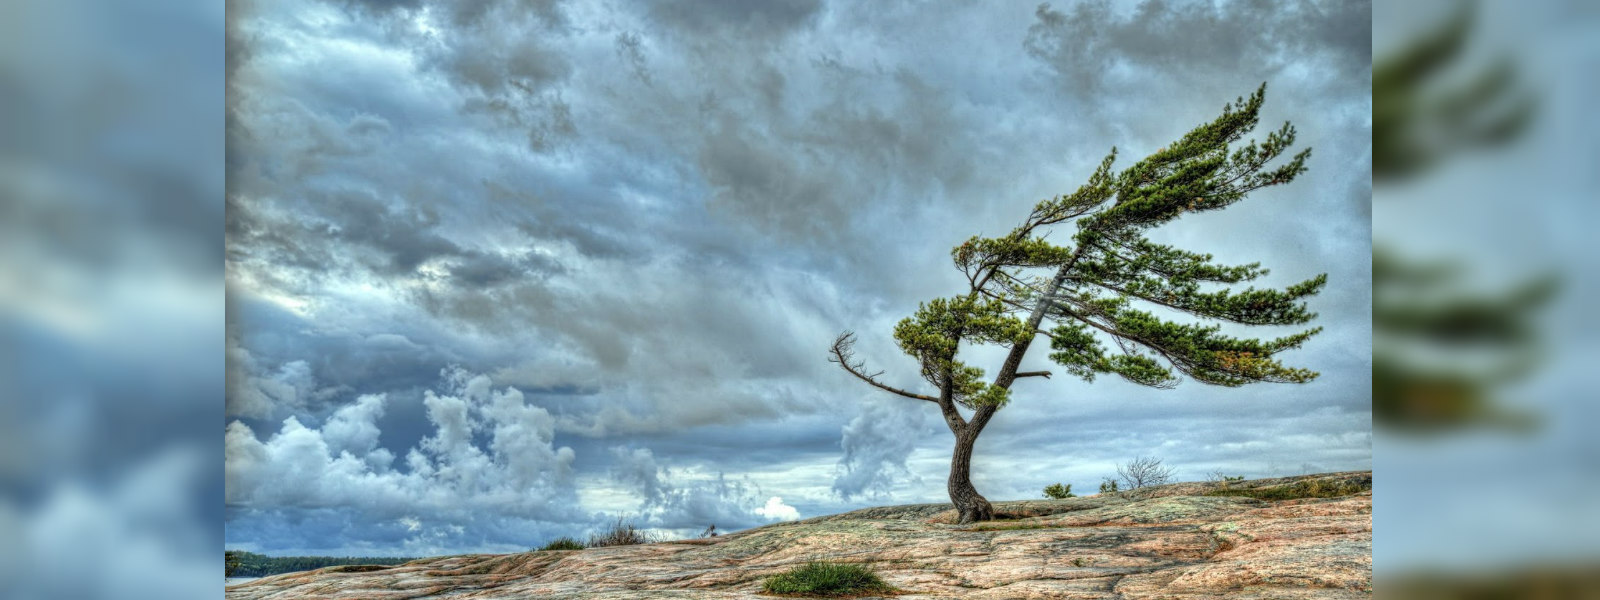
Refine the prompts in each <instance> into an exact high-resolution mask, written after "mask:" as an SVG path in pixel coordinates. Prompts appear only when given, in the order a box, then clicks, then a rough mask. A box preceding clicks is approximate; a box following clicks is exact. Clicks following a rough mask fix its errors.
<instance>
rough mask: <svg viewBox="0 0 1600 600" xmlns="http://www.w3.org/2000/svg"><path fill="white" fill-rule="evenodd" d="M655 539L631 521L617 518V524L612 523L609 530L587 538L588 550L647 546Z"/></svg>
mask: <svg viewBox="0 0 1600 600" xmlns="http://www.w3.org/2000/svg"><path fill="white" fill-rule="evenodd" d="M655 541H656V539H655V538H654V537H653V536H651V535H650V534H648V533H645V531H644V530H642V529H639V528H638V527H637V526H635V525H634V524H633V523H632V522H631V521H628V520H627V519H624V518H622V517H617V522H616V523H612V524H611V527H610V528H609V529H606V530H605V531H602V532H600V533H597V534H594V535H591V536H589V547H590V548H604V547H606V546H632V545H636V544H649V543H653V542H655Z"/></svg>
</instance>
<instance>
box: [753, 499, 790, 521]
mask: <svg viewBox="0 0 1600 600" xmlns="http://www.w3.org/2000/svg"><path fill="white" fill-rule="evenodd" d="M756 514H758V515H761V516H763V517H766V518H768V519H771V520H773V521H798V520H800V511H798V510H795V508H794V507H793V506H789V505H787V504H784V503H783V498H782V497H781V496H773V497H771V498H767V504H766V506H762V507H761V508H758V509H756Z"/></svg>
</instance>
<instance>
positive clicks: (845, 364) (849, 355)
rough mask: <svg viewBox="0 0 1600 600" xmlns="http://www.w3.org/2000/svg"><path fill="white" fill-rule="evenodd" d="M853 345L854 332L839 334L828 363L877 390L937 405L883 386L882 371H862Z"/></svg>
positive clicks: (906, 392)
mask: <svg viewBox="0 0 1600 600" xmlns="http://www.w3.org/2000/svg"><path fill="white" fill-rule="evenodd" d="M855 345H856V334H855V333H854V332H850V331H846V332H844V333H841V334H839V337H838V338H836V339H834V340H833V348H831V349H829V351H828V353H829V354H831V356H829V357H828V362H831V363H837V364H838V365H839V367H840V368H842V369H844V370H845V371H848V372H849V373H850V374H851V375H855V376H856V378H857V379H860V380H862V381H865V382H867V383H870V384H872V386H873V387H876V388H878V389H881V390H884V391H887V392H893V393H895V394H898V395H901V396H905V397H907V398H911V399H913V400H927V401H928V402H932V403H934V404H938V403H939V399H938V398H934V397H933V396H924V395H922V394H914V393H911V392H908V391H905V390H902V389H899V388H894V387H890V386H888V385H884V384H883V382H881V381H878V376H879V375H882V374H883V371H878V372H877V373H870V374H869V373H867V372H866V371H864V370H863V367H865V366H866V362H865V361H859V360H855V357H856V355H855Z"/></svg>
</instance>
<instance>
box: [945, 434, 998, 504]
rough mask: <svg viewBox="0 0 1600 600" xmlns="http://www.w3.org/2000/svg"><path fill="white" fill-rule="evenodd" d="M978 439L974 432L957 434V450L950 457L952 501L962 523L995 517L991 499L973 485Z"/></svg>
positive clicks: (948, 486) (949, 483) (949, 485)
mask: <svg viewBox="0 0 1600 600" xmlns="http://www.w3.org/2000/svg"><path fill="white" fill-rule="evenodd" d="M977 441H978V435H977V433H976V432H973V433H962V434H956V450H955V453H954V454H953V455H952V456H951V457H950V480H949V482H948V485H947V488H948V489H949V491H950V503H951V504H954V505H956V511H957V512H959V513H960V519H959V521H958V522H960V523H963V524H965V523H972V522H976V521H988V520H991V519H993V518H994V507H993V506H991V505H990V504H989V500H988V499H987V498H984V497H983V495H982V494H979V493H978V489H977V488H975V487H972V445H973V444H974V443H976V442H977Z"/></svg>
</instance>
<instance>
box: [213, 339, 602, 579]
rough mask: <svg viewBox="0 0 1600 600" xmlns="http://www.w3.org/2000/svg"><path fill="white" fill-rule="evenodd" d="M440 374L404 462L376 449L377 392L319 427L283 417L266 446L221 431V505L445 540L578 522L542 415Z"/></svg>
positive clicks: (564, 461)
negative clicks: (325, 512)
mask: <svg viewBox="0 0 1600 600" xmlns="http://www.w3.org/2000/svg"><path fill="white" fill-rule="evenodd" d="M444 375H445V383H446V390H445V391H443V392H440V393H435V392H434V391H431V390H430V391H428V392H427V393H426V394H425V396H424V404H425V405H426V407H427V418H428V420H429V422H431V423H432V425H433V426H434V433H433V435H430V436H428V437H426V438H424V439H423V440H422V441H421V442H420V443H419V444H418V445H417V446H416V447H413V448H410V449H409V450H408V451H407V452H406V454H405V462H404V464H403V465H398V466H397V465H394V464H393V463H394V455H393V454H392V453H391V451H389V450H388V449H385V448H382V447H380V446H379V445H378V444H379V436H380V434H381V431H380V430H379V428H378V419H379V418H381V417H382V416H383V414H384V407H385V403H386V396H384V395H382V394H377V395H365V396H361V397H359V398H358V399H357V400H356V401H355V402H354V403H352V404H349V405H347V406H344V407H341V408H339V409H338V410H336V411H334V413H333V414H332V415H331V416H330V417H329V418H328V419H327V420H326V421H325V422H324V423H323V424H322V426H321V427H308V426H307V425H305V424H304V423H302V421H301V420H300V418H299V417H294V416H291V417H288V418H286V419H284V420H283V423H282V426H281V427H280V428H279V430H278V431H277V432H276V433H274V434H272V435H270V436H268V437H266V438H265V439H262V438H261V437H258V436H257V435H256V432H255V431H253V430H252V429H251V428H250V427H249V426H248V425H246V424H245V423H244V422H242V421H233V422H232V423H229V424H228V427H227V434H226V442H225V467H224V472H225V481H226V491H225V495H226V500H227V504H228V506H229V507H230V509H231V510H237V511H242V512H244V513H250V512H252V511H255V512H262V511H266V512H271V511H283V510H289V511H296V510H316V509H344V510H352V511H354V512H355V513H357V514H360V515H365V516H364V517H363V518H367V519H373V520H378V521H385V522H388V523H393V524H397V526H398V527H399V528H401V529H403V530H404V531H406V532H412V533H416V534H417V535H418V536H427V535H435V536H438V535H443V536H445V537H446V538H454V537H457V536H459V535H460V534H464V533H465V531H466V530H465V529H464V528H463V524H464V523H465V524H468V525H472V524H481V523H480V518H505V517H512V518H518V519H532V520H540V521H573V520H581V519H584V518H585V515H583V513H582V512H581V511H579V510H578V509H577V506H576V493H575V491H574V489H573V468H572V463H573V461H574V460H575V459H576V455H575V453H574V452H573V450H572V449H571V448H567V447H557V446H555V444H554V437H555V419H554V418H553V417H552V416H551V415H550V413H549V412H548V411H546V410H545V409H544V408H541V407H538V406H533V405H530V404H528V402H527V400H526V398H524V396H523V394H522V392H520V391H518V390H517V389H515V388H504V389H500V390H496V389H494V388H493V387H492V385H491V382H490V380H489V378H488V377H486V376H483V375H476V374H471V373H467V372H465V371H462V370H460V369H449V370H446V371H445V373H444ZM480 439H486V440H487V443H482V442H480V441H479V440H480ZM348 541H352V542H353V541H359V540H348ZM449 541H450V540H442V541H441V544H440V546H441V547H449V545H450V544H449Z"/></svg>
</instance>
